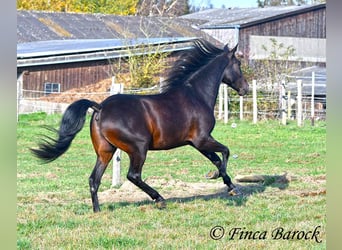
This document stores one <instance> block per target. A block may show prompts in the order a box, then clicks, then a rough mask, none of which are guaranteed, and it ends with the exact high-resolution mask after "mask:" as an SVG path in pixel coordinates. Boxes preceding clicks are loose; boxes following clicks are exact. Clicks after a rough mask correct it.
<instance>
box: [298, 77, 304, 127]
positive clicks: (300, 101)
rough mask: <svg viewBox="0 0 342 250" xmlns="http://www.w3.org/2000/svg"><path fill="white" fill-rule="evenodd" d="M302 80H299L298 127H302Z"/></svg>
mask: <svg viewBox="0 0 342 250" xmlns="http://www.w3.org/2000/svg"><path fill="white" fill-rule="evenodd" d="M302 116H303V105H302V80H297V125H298V126H302Z"/></svg>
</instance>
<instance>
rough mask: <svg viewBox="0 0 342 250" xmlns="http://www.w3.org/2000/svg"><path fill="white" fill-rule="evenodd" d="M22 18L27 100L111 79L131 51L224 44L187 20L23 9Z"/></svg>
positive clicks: (20, 59)
mask: <svg viewBox="0 0 342 250" xmlns="http://www.w3.org/2000/svg"><path fill="white" fill-rule="evenodd" d="M17 20H18V22H17V36H18V44H17V78H18V84H19V85H20V89H22V90H23V91H22V93H20V94H21V96H22V97H32V96H37V93H40V94H41V93H43V94H48V93H51V92H63V91H66V90H69V89H72V88H80V87H82V86H85V85H88V84H93V83H97V82H99V81H101V80H103V79H108V78H110V77H111V76H113V74H115V72H113V63H114V62H115V60H117V59H119V58H122V57H127V56H129V55H132V53H133V54H142V53H155V52H158V53H160V52H161V53H163V52H167V53H171V54H172V55H175V54H176V53H177V52H178V51H181V50H184V49H188V48H189V44H190V42H191V41H192V40H193V39H194V38H196V37H203V38H205V39H207V40H209V41H211V42H212V43H214V44H216V45H220V44H219V42H218V41H216V40H215V39H213V38H211V37H210V36H208V35H207V34H206V33H204V32H202V31H200V30H198V29H194V28H192V27H191V25H190V23H189V21H187V20H183V19H176V20H174V19H169V18H157V17H138V16H125V17H123V16H115V15H103V14H76V13H54V12H39V11H18V12H17ZM144 48H145V49H144ZM25 90H29V91H25Z"/></svg>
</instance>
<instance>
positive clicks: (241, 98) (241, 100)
mask: <svg viewBox="0 0 342 250" xmlns="http://www.w3.org/2000/svg"><path fill="white" fill-rule="evenodd" d="M242 120H243V96H240V121H242Z"/></svg>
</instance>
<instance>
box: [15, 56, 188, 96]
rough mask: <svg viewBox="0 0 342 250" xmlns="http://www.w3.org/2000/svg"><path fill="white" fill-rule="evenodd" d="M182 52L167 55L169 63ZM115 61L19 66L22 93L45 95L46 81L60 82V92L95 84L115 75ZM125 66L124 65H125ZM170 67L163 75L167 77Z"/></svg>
mask: <svg viewBox="0 0 342 250" xmlns="http://www.w3.org/2000/svg"><path fill="white" fill-rule="evenodd" d="M180 53H181V52H173V53H171V54H170V55H169V56H168V57H167V61H168V62H167V64H168V65H172V64H173V63H174V62H175V61H176V60H177V58H178V57H179V54H180ZM113 66H114V67H115V61H113V60H112V61H111V62H109V61H108V60H103V61H91V62H86V61H85V62H79V63H65V64H55V65H45V66H35V67H21V68H18V70H17V71H18V72H17V73H18V76H19V75H21V74H22V89H23V91H22V95H23V97H24V98H31V97H40V96H42V95H44V93H43V92H44V84H45V83H60V92H63V91H66V90H69V89H73V88H80V87H83V86H85V85H88V84H94V83H97V82H100V81H102V80H104V79H108V78H110V77H112V76H113V74H115V73H114V71H115V70H114V69H113V68H114V67H113ZM123 68H124V67H123ZM168 70H169V69H168V68H166V69H165V71H164V73H162V74H161V77H164V78H165V77H166V76H167V72H168Z"/></svg>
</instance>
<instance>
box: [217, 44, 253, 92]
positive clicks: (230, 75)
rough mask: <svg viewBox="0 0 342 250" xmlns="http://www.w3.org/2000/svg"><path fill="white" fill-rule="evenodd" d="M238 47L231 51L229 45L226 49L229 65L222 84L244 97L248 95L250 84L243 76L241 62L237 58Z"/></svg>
mask: <svg viewBox="0 0 342 250" xmlns="http://www.w3.org/2000/svg"><path fill="white" fill-rule="evenodd" d="M237 46H238V45H236V46H235V47H234V48H233V49H232V50H229V49H228V46H227V45H226V46H225V47H224V51H225V52H227V55H228V57H229V64H228V66H227V67H226V68H225V70H224V73H223V78H222V82H224V83H226V84H228V86H230V87H231V88H233V89H234V90H236V91H237V92H238V93H239V95H240V96H244V95H246V94H247V93H248V83H247V81H246V79H245V77H244V76H243V74H242V71H241V62H240V61H239V60H238V59H237V58H236V56H235V52H236V49H237Z"/></svg>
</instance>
